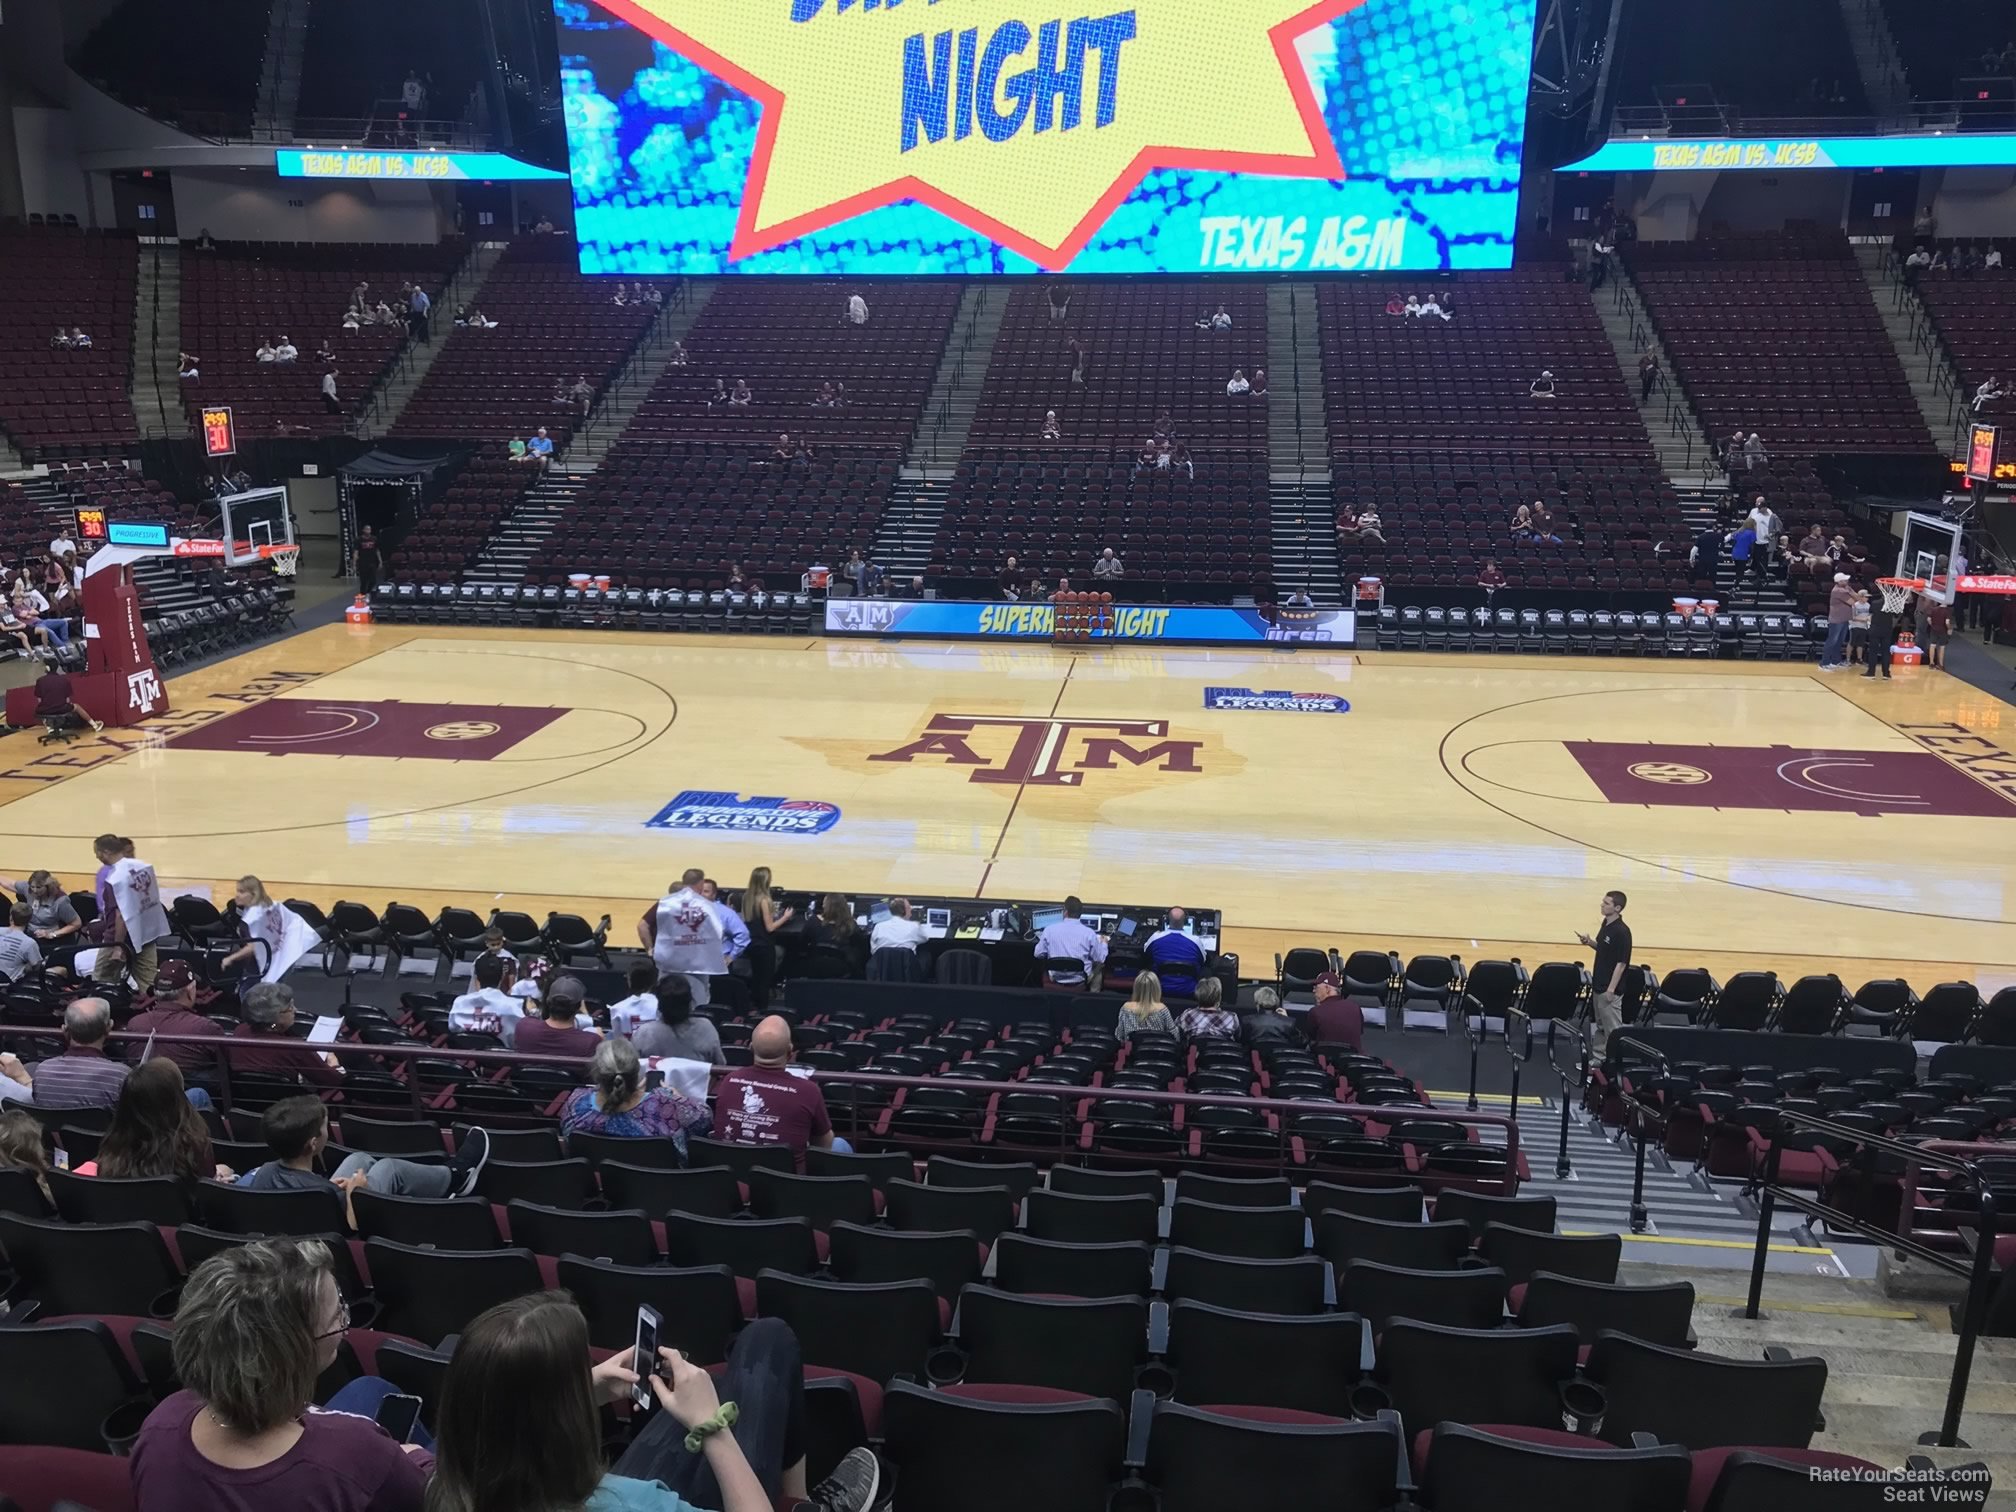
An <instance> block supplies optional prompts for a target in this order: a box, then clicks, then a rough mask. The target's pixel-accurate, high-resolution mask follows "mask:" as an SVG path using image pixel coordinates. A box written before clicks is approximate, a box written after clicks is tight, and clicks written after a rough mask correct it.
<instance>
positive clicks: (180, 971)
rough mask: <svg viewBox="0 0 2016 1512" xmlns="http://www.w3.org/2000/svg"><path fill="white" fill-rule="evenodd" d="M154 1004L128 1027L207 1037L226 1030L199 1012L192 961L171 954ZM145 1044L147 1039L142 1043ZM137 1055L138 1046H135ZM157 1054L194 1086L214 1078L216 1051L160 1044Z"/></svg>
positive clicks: (144, 1031)
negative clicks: (180, 1069) (169, 1062)
mask: <svg viewBox="0 0 2016 1512" xmlns="http://www.w3.org/2000/svg"><path fill="white" fill-rule="evenodd" d="M152 997H153V1004H152V1006H151V1007H149V1008H148V1009H147V1011H146V1012H145V1013H136V1014H134V1015H133V1017H132V1019H131V1020H130V1021H129V1022H128V1023H127V1025H126V1028H127V1029H128V1030H129V1031H130V1032H132V1033H134V1034H200V1035H202V1036H203V1037H204V1038H205V1039H221V1038H222V1037H223V1033H224V1031H223V1030H221V1029H219V1028H218V1027H217V1026H216V1025H215V1024H213V1023H211V1022H210V1020H209V1019H207V1018H205V1017H203V1015H202V1014H200V1013H198V1012H197V1011H196V973H195V972H193V971H191V970H190V969H189V963H188V962H187V961H184V960H180V959H177V958H175V957H172V956H171V957H170V958H169V959H167V960H165V961H163V962H162V963H161V970H160V971H159V972H157V973H156V974H155V977H154V990H153V993H152ZM141 1043H142V1044H144V1043H145V1041H142V1042H141ZM133 1052H134V1055H135V1056H136V1057H137V1056H138V1054H139V1046H134V1047H133ZM154 1053H155V1054H156V1055H160V1056H165V1057H166V1058H167V1059H169V1060H172V1061H173V1062H175V1064H176V1065H178V1066H180V1067H181V1068H182V1079H183V1080H184V1081H186V1082H188V1083H189V1085H191V1086H192V1087H194V1086H201V1085H205V1084H208V1083H210V1082H212V1081H214V1077H213V1076H212V1073H213V1072H214V1071H215V1070H216V1069H217V1052H216V1051H214V1050H211V1049H207V1048H206V1047H204V1046H202V1045H160V1044H157V1045H156V1046H155V1047H154Z"/></svg>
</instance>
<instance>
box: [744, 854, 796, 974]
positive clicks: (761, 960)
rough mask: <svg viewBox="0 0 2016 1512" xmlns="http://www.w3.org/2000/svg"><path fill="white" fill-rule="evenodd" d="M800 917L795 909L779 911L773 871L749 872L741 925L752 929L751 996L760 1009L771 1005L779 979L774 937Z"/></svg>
mask: <svg viewBox="0 0 2016 1512" xmlns="http://www.w3.org/2000/svg"><path fill="white" fill-rule="evenodd" d="M797 917H798V910H797V909H795V908H780V907H778V905H777V900H776V899H775V898H774V897H773V896H772V895H771V892H770V868H769V867H767V866H759V867H757V868H756V869H755V870H754V871H752V872H750V873H749V885H748V886H747V887H745V888H743V889H742V922H743V923H744V924H747V925H748V926H749V948H748V949H747V950H745V951H744V952H743V954H744V955H745V956H747V957H748V959H749V994H750V996H751V997H753V998H754V999H755V1001H756V1006H757V1007H758V1008H767V1007H769V1006H770V988H771V986H772V985H773V984H774V983H775V982H776V980H777V942H776V941H775V940H773V939H772V938H771V935H772V934H773V933H774V932H775V931H777V930H780V929H782V928H783V927H784V926H785V925H786V924H789V923H790V922H791V921H792V920H793V919H795V918H797Z"/></svg>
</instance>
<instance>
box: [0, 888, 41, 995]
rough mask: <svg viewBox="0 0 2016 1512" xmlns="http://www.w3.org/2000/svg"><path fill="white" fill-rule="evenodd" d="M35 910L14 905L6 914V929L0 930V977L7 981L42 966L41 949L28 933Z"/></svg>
mask: <svg viewBox="0 0 2016 1512" xmlns="http://www.w3.org/2000/svg"><path fill="white" fill-rule="evenodd" d="M34 917H35V910H34V909H33V908H31V907H29V906H28V905H27V904H26V903H16V904H15V905H14V907H13V908H12V909H10V910H9V911H8V914H7V927H6V928H4V929H0V976H5V977H6V978H7V979H8V980H9V981H12V980H14V979H15V978H17V977H19V976H20V975H21V974H22V973H23V972H24V971H28V970H30V969H32V968H33V967H37V966H40V965H41V964H42V947H41V946H40V945H37V944H36V943H35V941H34V938H33V937H32V936H31V935H30V934H29V933H28V925H29V922H30V921H31V920H32V919H33V918H34Z"/></svg>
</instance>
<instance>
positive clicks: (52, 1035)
mask: <svg viewBox="0 0 2016 1512" xmlns="http://www.w3.org/2000/svg"><path fill="white" fill-rule="evenodd" d="M10 1036H25V1037H27V1038H30V1039H40V1040H50V1041H56V1042H61V1041H62V1040H63V1038H64V1032H63V1030H62V1029H61V1028H60V1027H56V1026H49V1025H25V1024H11V1023H0V1038H4V1037H10ZM108 1039H109V1040H110V1041H111V1042H112V1043H115V1044H145V1043H146V1042H147V1041H148V1040H150V1039H151V1040H152V1041H153V1042H154V1044H155V1045H156V1046H162V1045H188V1046H191V1047H193V1048H196V1049H204V1050H209V1051H212V1052H214V1053H216V1057H217V1067H216V1074H217V1082H218V1090H219V1093H220V1094H221V1100H222V1102H223V1104H224V1105H225V1106H227V1107H228V1106H230V1104H231V1101H232V1099H231V1066H230V1049H231V1047H233V1046H238V1047H241V1048H242V1047H244V1046H246V1045H248V1044H258V1045H259V1046H261V1047H262V1048H265V1047H270V1046H273V1045H285V1046H297V1047H299V1048H301V1049H304V1050H308V1051H312V1052H316V1053H326V1054H330V1055H334V1056H335V1057H336V1058H337V1059H338V1060H376V1061H381V1062H383V1061H403V1062H414V1061H435V1062H439V1061H453V1062H455V1063H457V1064H461V1065H470V1066H489V1067H494V1068H497V1069H500V1070H501V1069H506V1068H509V1067H511V1066H521V1065H562V1066H567V1067H570V1068H572V1069H573V1070H576V1071H579V1072H581V1073H582V1074H583V1076H584V1078H585V1075H586V1072H587V1066H588V1063H587V1060H586V1058H585V1057H583V1056H580V1055H552V1054H521V1053H519V1052H518V1051H513V1050H450V1049H445V1048H439V1047H436V1046H432V1045H363V1044H358V1043H357V1042H355V1041H354V1040H353V1041H336V1042H332V1043H330V1044H327V1045H310V1044H309V1043H308V1042H307V1041H306V1040H304V1039H298V1038H293V1037H289V1038H286V1039H284V1040H282V1039H272V1040H266V1039H262V1040H257V1041H253V1040H245V1039H238V1038H234V1037H232V1036H228V1035H202V1034H151V1035H150V1034H137V1033H134V1032H132V1031H130V1030H115V1031H113V1032H112V1034H110V1035H109V1036H108ZM737 1069H739V1068H737V1067H734V1066H716V1067H714V1068H713V1070H712V1076H711V1079H713V1080H718V1079H719V1078H721V1077H723V1076H725V1075H727V1074H728V1073H729V1072H730V1071H733V1070H737ZM206 1074H207V1073H206ZM255 1074H258V1073H255ZM810 1075H811V1078H812V1080H813V1081H815V1082H817V1083H818V1084H819V1085H821V1086H822V1087H825V1086H864V1087H881V1088H887V1089H888V1090H889V1091H891V1092H892V1093H893V1092H898V1091H903V1090H911V1089H923V1088H933V1089H939V1090H943V1089H947V1088H956V1089H958V1090H960V1091H964V1092H973V1093H980V1094H987V1095H992V1094H994V1093H1000V1092H1013V1093H1015V1094H1017V1095H1027V1094H1038V1095H1043V1096H1048V1097H1052V1098H1055V1099H1056V1101H1057V1104H1058V1112H1059V1125H1060V1129H1059V1139H1058V1153H1059V1157H1060V1158H1062V1157H1063V1156H1065V1155H1068V1154H1069V1153H1071V1152H1072V1151H1073V1150H1074V1149H1075V1144H1074V1141H1073V1137H1072V1135H1071V1132H1070V1131H1069V1129H1068V1128H1065V1127H1063V1126H1064V1125H1065V1124H1067V1123H1068V1122H1069V1119H1068V1115H1067V1112H1066V1110H1067V1107H1068V1105H1070V1104H1073V1103H1078V1104H1084V1103H1097V1102H1135V1103H1139V1102H1145V1103H1154V1104H1159V1105H1165V1106H1168V1107H1169V1108H1170V1109H1171V1110H1172V1111H1173V1110H1174V1109H1176V1108H1179V1107H1200V1108H1201V1107H1236V1108H1245V1109H1249V1110H1252V1111H1254V1112H1259V1113H1272V1114H1276V1115H1278V1116H1277V1117H1276V1119H1275V1124H1276V1129H1275V1133H1276V1134H1277V1135H1278V1146H1279V1153H1280V1156H1281V1161H1282V1166H1283V1169H1284V1170H1285V1169H1287V1167H1288V1165H1289V1158H1290V1152H1289V1149H1288V1142H1289V1140H1290V1139H1292V1138H1293V1137H1294V1133H1293V1128H1292V1125H1291V1123H1290V1118H1291V1117H1292V1116H1294V1115H1299V1114H1310V1113H1321V1114H1343V1115H1345V1116H1347V1117H1352V1118H1357V1119H1361V1120H1366V1119H1370V1120H1376V1121H1378V1122H1380V1123H1394V1122H1396V1121H1398V1120H1400V1119H1402V1118H1432V1119H1438V1120H1443V1121H1449V1122H1455V1123H1462V1124H1472V1125H1475V1126H1476V1127H1477V1128H1479V1129H1480V1130H1482V1129H1487V1128H1496V1129H1501V1130H1503V1131H1504V1136H1505V1143H1504V1147H1503V1148H1504V1151H1505V1175H1504V1177H1503V1178H1502V1179H1501V1190H1502V1191H1503V1193H1504V1195H1506V1196H1511V1195H1513V1194H1514V1193H1516V1191H1517V1189H1518V1184H1519V1174H1518V1173H1519V1126H1518V1124H1517V1122H1516V1121H1514V1120H1512V1119H1508V1118H1506V1117H1504V1116H1503V1115H1502V1114H1497V1113H1473V1112H1467V1111H1464V1110H1461V1109H1455V1108H1441V1107H1436V1106H1434V1105H1433V1104H1427V1103H1422V1104H1415V1103H1380V1104H1361V1103H1330V1102H1314V1101H1309V1100H1304V1099H1290V1098H1275V1097H1240V1096H1234V1095H1231V1094H1228V1093H1212V1092H1153V1091H1148V1090H1146V1089H1143V1090H1139V1091H1136V1090H1134V1089H1132V1088H1127V1087H1118V1088H1116V1087H1078V1086H1059V1085H1052V1084H1049V1083H1036V1084H1034V1085H1031V1084H1030V1083H1028V1082H997V1081H981V1080H978V1079H976V1078H968V1077H957V1076H890V1075H887V1074H886V1073H883V1072H878V1071H827V1070H814V1071H812V1072H811V1073H810ZM583 1084H584V1085H585V1080H584V1083H583ZM406 1086H407V1091H408V1093H409V1094H410V1101H411V1102H412V1105H413V1111H414V1113H415V1115H416V1116H418V1117H420V1118H427V1117H429V1116H430V1114H431V1113H432V1111H433V1110H432V1109H430V1108H429V1107H428V1101H429V1099H430V1098H433V1097H438V1096H439V1095H440V1094H441V1093H442V1092H443V1091H449V1090H452V1089H450V1088H446V1087H442V1086H435V1087H433V1088H431V1089H426V1088H423V1087H422V1086H421V1083H420V1079H419V1078H418V1077H417V1076H416V1077H411V1078H409V1079H408V1081H407V1084H406ZM301 1090H302V1091H303V1092H304V1093H321V1092H340V1091H342V1090H343V1088H342V1087H341V1086H340V1085H339V1086H327V1087H321V1086H304V1087H302V1089H301ZM836 1102H839V1103H840V1104H841V1106H840V1107H836V1108H835V1109H834V1110H833V1112H834V1114H835V1116H836V1117H837V1116H838V1115H839V1114H840V1113H841V1112H842V1111H843V1109H844V1111H846V1112H847V1113H848V1114H849V1119H848V1122H847V1124H846V1131H847V1132H850V1133H851V1132H853V1131H855V1130H858V1129H859V1128H860V1127H861V1126H862V1113H863V1111H864V1110H863V1109H862V1108H861V1106H860V1105H859V1103H858V1101H857V1100H855V1099H851V1098H849V1099H836ZM346 1106H352V1107H354V1109H355V1111H358V1112H368V1110H369V1109H370V1108H372V1107H374V1106H382V1105H376V1104H370V1103H358V1104H354V1105H348V1104H346ZM881 1106H884V1105H878V1106H877V1107H876V1108H875V1109H874V1110H873V1111H876V1112H879V1111H880V1109H881ZM486 1112H487V1110H486ZM544 1113H545V1109H544V1108H543V1107H539V1106H535V1105H532V1104H529V1103H528V1105H527V1107H526V1110H525V1115H524V1116H526V1117H527V1118H537V1117H542V1116H544ZM504 1116H510V1115H504ZM1157 1127H1160V1126H1159V1125H1158V1126H1157ZM1017 1148H1027V1147H1025V1146H1018V1147H1017Z"/></svg>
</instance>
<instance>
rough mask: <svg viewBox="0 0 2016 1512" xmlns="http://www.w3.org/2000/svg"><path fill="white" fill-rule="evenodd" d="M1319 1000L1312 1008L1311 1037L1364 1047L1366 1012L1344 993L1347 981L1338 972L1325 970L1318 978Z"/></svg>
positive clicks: (1310, 1017) (1316, 1040)
mask: <svg viewBox="0 0 2016 1512" xmlns="http://www.w3.org/2000/svg"><path fill="white" fill-rule="evenodd" d="M1313 985H1314V989H1315V994H1316V1004H1315V1006H1314V1007H1313V1008H1311V1009H1310V1010H1309V1038H1310V1039H1312V1040H1314V1041H1315V1042H1316V1043H1317V1044H1319V1045H1349V1046H1350V1047H1351V1048H1352V1049H1353V1050H1363V1049H1364V1048H1365V1015H1364V1013H1363V1012H1362V1011H1360V1009H1359V1007H1358V1005H1357V1004H1356V1003H1354V1002H1352V1001H1351V999H1349V998H1348V997H1346V996H1344V984H1343V982H1341V981H1339V980H1338V977H1337V973H1336V972H1334V971H1326V972H1324V973H1323V975H1321V976H1319V977H1318V978H1316V981H1315V983H1314V984H1313Z"/></svg>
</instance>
